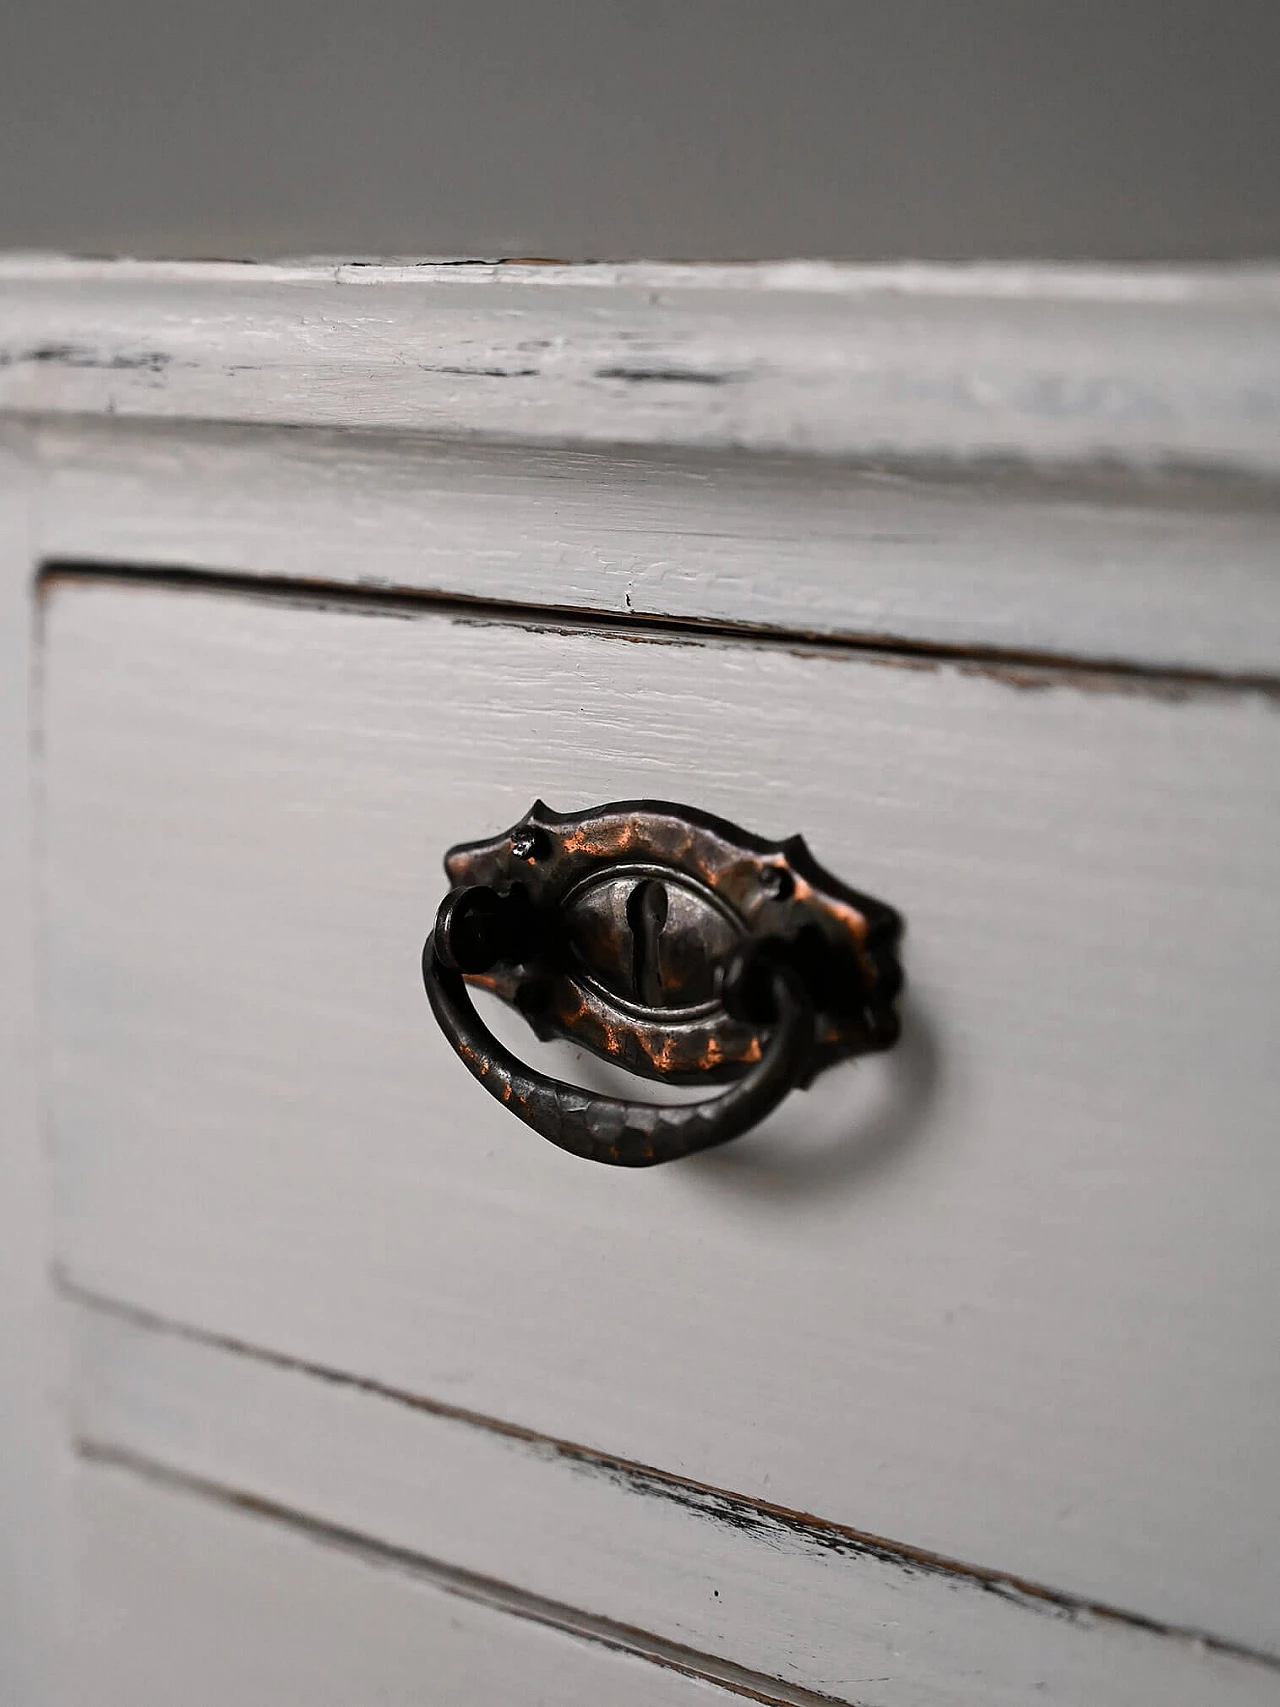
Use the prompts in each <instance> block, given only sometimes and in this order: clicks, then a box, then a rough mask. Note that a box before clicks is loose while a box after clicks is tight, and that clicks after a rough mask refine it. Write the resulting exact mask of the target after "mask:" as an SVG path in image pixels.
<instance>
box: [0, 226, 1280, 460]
mask: <svg viewBox="0 0 1280 1707" xmlns="http://www.w3.org/2000/svg"><path fill="white" fill-rule="evenodd" d="M0 408H5V409H8V410H10V411H22V412H24V413H27V414H34V415H40V414H48V413H74V414H102V413H108V414H113V415H128V416H138V417H143V418H167V419H180V418H188V419H190V418H200V419H206V420H213V419H222V420H235V421H243V422H258V423H264V424H265V423H273V424H277V425H297V424H303V423H305V424H308V425H326V424H327V425H332V426H341V427H357V428H378V429H394V430H408V431H413V432H433V433H448V434H451V435H457V434H478V435H482V436H485V437H492V438H501V439H507V440H519V441H525V442H534V441H541V442H547V441H549V440H551V441H559V442H563V443H572V442H577V443H595V444H601V443H625V444H632V445H639V444H667V445H670V446H675V445H683V446H706V447H730V446H732V447H741V448H749V449H755V450H775V451H776V450H786V451H797V452H800V453H802V454H805V455H824V456H836V455H839V456H872V457H882V456H902V455H906V456H926V457H928V456H941V457H947V458H958V459H960V460H961V461H968V460H971V459H973V458H975V457H979V458H980V457H991V456H994V457H1006V458H1013V459H1015V460H1017V461H1019V462H1023V461H1030V462H1064V461H1065V462H1079V461H1085V462H1090V461H1098V460H1103V461H1117V462H1119V463H1122V464H1132V465H1134V466H1154V465H1160V464H1163V463H1169V462H1173V463H1184V464H1195V465H1202V466H1211V467H1221V468H1239V469H1249V470H1253V471H1255V472H1265V473H1267V474H1270V475H1275V474H1276V473H1277V472H1280V434H1278V433H1277V430H1276V428H1277V421H1278V420H1280V275H1277V273H1276V272H1275V270H1274V269H1266V268H1256V269H1249V268H1240V269H1230V268H1223V269H1217V270H1215V269H1210V268H1201V269H1195V268H1188V269H1182V270H1179V269H1150V270H1144V269H1136V268H1133V269H1123V268H1114V269H1108V268H1094V269H1075V270H1073V269H1071V268H1053V267H1046V268H1034V267H1008V268H999V267H988V268H984V267H950V268H948V267H916V268H901V267H900V268H894V267H886V268H875V267H870V268H859V267H838V266H824V265H814V264H808V265H795V266H778V265H774V266H759V267H751V266H743V267H707V268H697V267H679V266H665V267H664V266H642V265H637V266H630V267H607V266H600V267H527V266H520V265H515V264H511V265H505V266H493V265H472V266H466V265H462V266H457V265H455V266H442V265H439V264H424V265H421V266H386V267H378V266H363V267H352V266H343V265H342V264H340V263H339V264H319V263H318V264H311V265H305V264H304V265H298V266H251V265H219V266H202V265H198V264H196V265H191V264H188V265H181V266H174V265H166V264H164V263H127V262H126V263H112V264H102V263H95V262H76V261H65V260H58V259H45V260H42V259H40V258H38V257H34V258H25V259H24V258H22V257H15V258H13V259H10V260H8V261H7V262H4V263H2V264H0Z"/></svg>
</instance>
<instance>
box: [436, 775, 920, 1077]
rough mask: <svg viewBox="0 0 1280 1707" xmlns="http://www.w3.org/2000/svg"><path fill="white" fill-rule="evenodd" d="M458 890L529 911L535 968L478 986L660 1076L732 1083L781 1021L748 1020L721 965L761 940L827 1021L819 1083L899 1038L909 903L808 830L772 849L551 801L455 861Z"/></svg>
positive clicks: (688, 820)
mask: <svg viewBox="0 0 1280 1707" xmlns="http://www.w3.org/2000/svg"><path fill="white" fill-rule="evenodd" d="M445 869H446V871H447V872H448V875H449V879H450V881H451V883H452V884H454V885H455V886H467V887H470V886H472V885H486V886H488V887H489V888H492V889H496V890H497V891H498V892H499V894H502V895H508V896H512V897H513V898H514V899H515V900H516V901H517V902H518V903H519V904H520V905H521V906H522V907H526V908H527V916H528V919H529V921H530V928H529V930H528V932H527V933H526V938H525V942H524V944H523V945H522V948H521V951H520V952H521V955H522V959H521V960H520V961H519V963H518V964H516V963H512V964H508V963H506V962H503V963H500V964H499V965H497V966H495V967H493V968H491V969H490V970H489V971H487V972H485V973H482V974H477V975H474V976H472V977H470V979H469V982H471V983H472V984H474V985H477V986H479V987H481V988H484V989H488V990H491V991H493V992H494V993H495V994H496V995H498V996H501V997H502V998H503V999H504V1000H506V1001H509V1002H512V1003H514V1004H515V1005H516V1006H518V1007H519V1008H520V1009H521V1010H522V1012H523V1013H524V1014H525V1016H526V1018H527V1019H528V1020H529V1022H530V1024H531V1025H532V1026H533V1029H534V1030H535V1032H537V1034H538V1036H539V1037H542V1038H544V1039H547V1038H552V1037H567V1038H570V1039H572V1040H573V1042H575V1043H578V1044H581V1045H582V1046H583V1047H584V1048H587V1049H590V1050H592V1051H594V1052H595V1053H596V1054H597V1055H601V1056H603V1057H605V1058H606V1059H608V1060H611V1061H615V1062H617V1063H619V1064H620V1065H622V1066H625V1067H627V1068H629V1069H630V1070H631V1071H632V1072H635V1073H640V1074H643V1075H645V1076H646V1077H649V1078H661V1079H668V1080H672V1081H675V1082H677V1083H679V1082H690V1083H692V1082H705V1081H706V1080H707V1079H708V1078H711V1079H732V1078H735V1077H737V1076H739V1075H740V1074H742V1073H743V1072H745V1071H746V1070H747V1069H748V1068H750V1067H751V1066H752V1065H753V1064H754V1063H756V1062H757V1061H759V1059H760V1056H761V1052H762V1047H763V1041H764V1038H765V1037H766V1036H767V1027H765V1026H759V1025H755V1024H753V1023H752V1022H751V1021H749V1020H744V1019H740V1018H734V1017H733V1016H732V1015H731V1014H730V1013H729V1011H728V1010H727V1008H726V1007H725V1004H724V1002H723V1001H722V999H721V996H720V969H721V968H722V967H723V966H724V964H725V961H726V958H727V957H728V956H729V955H730V953H731V952H732V951H733V950H734V949H735V948H736V947H738V945H740V944H741V943H742V942H743V941H744V939H750V938H767V939H769V941H770V942H771V943H773V944H775V945H777V944H782V945H784V946H785V952H786V954H787V957H788V958H789V959H790V961H791V962H792V963H793V964H794V965H795V966H796V967H797V968H798V970H799V971H800V972H801V973H802V975H803V977H804V979H805V983H806V986H807V988H808V991H809V994H810V997H811V999H812V1001H813V1005H814V1009H815V1014H816V1018H817V1024H816V1033H815V1047H814V1051H813V1054H812V1058H811V1062H810V1067H809V1072H808V1075H807V1077H809V1078H811V1077H812V1076H813V1074H814V1073H815V1072H817V1071H819V1070H820V1069H821V1068H823V1067H826V1066H829V1065H830V1064H831V1063H832V1062H833V1061H836V1060H839V1059H841V1058H842V1057H844V1056H848V1055H858V1054H865V1053H867V1052H869V1051H871V1050H877V1049H886V1048H888V1047H889V1046H890V1045H891V1044H892V1043H893V1042H894V1041H895V1039H896V1037H897V1035H898V1025H897V1018H896V1015H895V1014H894V1012H893V1007H892V1004H893V1000H894V998H895V996H896V995H897V993H898V991H899V989H900V987H901V982H902V975H901V972H900V970H899V968H898V964H897V960H896V955H895V948H896V944H897V940H898V937H899V935H900V933H901V928H902V922H901V919H900V918H899V916H898V914H897V913H896V912H894V910H893V909H892V908H891V907H887V906H885V905H884V904H883V903H882V902H879V901H874V900H872V899H871V898H870V897H869V896H866V895H860V894H858V893H857V892H856V891H855V890H852V889H850V888H848V887H846V885H844V884H842V883H840V882H839V881H838V880H837V879H836V878H834V877H832V876H831V875H830V874H829V873H828V872H826V871H824V870H823V869H822V867H821V866H819V865H818V863H817V862H816V861H815V860H814V858H813V856H812V854H811V853H810V852H809V850H808V848H807V847H806V846H805V843H804V841H803V839H802V838H801V837H800V836H792V837H791V838H790V839H788V840H787V841H783V842H768V841H765V840H763V839H762V838H761V837H759V836H754V835H751V834H750V833H749V832H747V831H744V830H739V829H737V828H735V827H734V826H733V825H732V824H729V823H726V822H725V821H724V820H722V819H719V818H713V817H711V816H709V815H708V814H707V813H705V812H699V811H697V810H696V809H694V808H691V807H687V806H676V805H672V804H671V803H670V802H667V801H654V800H632V801H621V802H616V803H614V804H612V805H608V806H601V807H597V808H595V809H594V810H592V811H589V812H582V813H576V814H567V815H561V814H558V813H555V812H551V811H549V810H548V808H547V807H546V806H544V805H543V803H542V802H541V801H540V800H539V801H536V802H535V803H534V805H533V806H532V807H531V808H530V810H529V811H528V812H527V813H526V814H525V816H524V817H523V818H522V819H521V820H520V822H519V823H518V824H516V825H515V826H514V827H513V828H512V829H510V830H507V831H505V832H504V833H503V834H502V835H500V836H495V837H493V838H492V839H490V840H487V841H478V842H468V843H465V844H463V845H461V846H459V847H455V848H453V849H451V850H450V852H449V853H448V854H447V855H446V856H445Z"/></svg>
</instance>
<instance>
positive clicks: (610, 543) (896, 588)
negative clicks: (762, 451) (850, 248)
mask: <svg viewBox="0 0 1280 1707" xmlns="http://www.w3.org/2000/svg"><path fill="white" fill-rule="evenodd" d="M40 443H41V453H42V458H43V461H44V463H45V466H46V469H47V471H48V472H47V479H48V495H47V498H46V501H45V505H44V517H45V524H44V535H43V546H44V551H45V553H46V555H50V556H59V555H61V556H67V557H78V558H89V559H90V560H97V561H103V560H110V561H115V562H124V563H131V564H133V563H149V564H151V563H160V564H163V563H170V564H177V565H196V566H199V567H201V568H206V569H222V570H231V571H235V572H237V573H243V574H249V575H270V576H283V577H285V578H288V579H290V580H302V581H316V580H321V581H327V582H333V583H336V584H343V583H356V584H360V585H363V586H370V585H372V586H378V587H393V588H411V589H416V590H424V591H429V592H433V593H443V594H446V595H461V596H464V597H468V598H476V597H478V598H491V599H511V600H518V601H524V602H529V603H533V604H540V605H556V606H569V607H579V608H582V609H587V610H594V611H604V612H609V613H612V614H615V615H617V616H619V617H622V618H626V617H628V616H631V615H642V616H643V615H648V616H659V617H675V618H680V619H688V620H693V621H698V622H706V621H710V622H721V623H733V624H737V625H741V626H754V627H763V628H770V629H783V630H788V631H792V632H795V631H800V632H802V633H819V634H835V635H853V636H891V637H893V638H894V639H897V640H911V641H923V642H926V643H939V644H944V645H949V646H961V647H963V646H980V647H1001V648H1006V649H1012V650H1015V651H1032V652H1046V653H1051V654H1057V655H1059V656H1062V655H1067V656H1075V657H1082V658H1091V659H1100V660H1113V661H1114V660H1122V661H1123V660H1135V661H1137V662H1139V663H1142V664H1146V665H1157V666H1159V665H1163V666H1170V665H1174V666H1184V667H1191V668H1197V669H1205V670H1218V671H1228V672H1249V671H1256V672H1272V673H1275V672H1277V671H1280V577H1278V576H1277V574H1276V565H1277V563H1278V562H1280V496H1278V495H1277V494H1276V493H1275V492H1274V491H1273V490H1272V489H1271V488H1270V487H1267V486H1261V485H1256V484H1252V483H1245V484H1241V483H1240V482H1234V483H1233V482H1231V481H1224V480H1211V479H1205V478H1197V479H1187V478H1151V479H1143V478H1120V477H1118V476H1116V475H1115V474H1114V473H1112V474H1108V475H1101V474H1098V473H1093V474H1083V473H1077V474H1075V475H1072V476H1070V477H1065V476H1063V477H1060V476H1054V477H1046V476H1041V475H1037V474H1035V473H1031V472H1028V471H1026V470H1023V471H1021V472H1017V471H1015V472H1009V471H1006V472H1004V473H991V472H989V473H985V474H979V473H976V472H971V473H970V474H969V475H968V476H966V477H965V478H964V479H957V478H954V477H952V478H948V477H945V476H944V475H943V474H941V473H940V471H939V470H937V469H936V468H935V469H933V470H929V469H928V468H922V469H916V470H914V471H911V470H904V469H899V470H898V471H896V472H893V473H887V472H884V471H880V472H877V471H875V470H874V469H867V468H863V469H854V468H850V467H848V466H846V465H842V464H839V463H832V462H827V461H824V460H822V459H820V458H807V459H800V458H796V457H777V456H752V457H744V456H741V455H733V454H728V453H724V452H697V453H695V452H692V451H684V452H681V453H678V454H677V453H676V452H675V451H673V450H671V449H665V450H664V449H662V448H661V447H648V448H644V449H632V450H628V451H621V450H617V449H613V450H608V449H596V450H586V449H582V448H575V449H565V448H563V447H560V448H550V447H541V448H540V447H536V446H527V445H525V446H517V447H512V446H504V445H477V444H474V443H461V442H456V441H455V442H444V441H428V442H423V441H414V440H411V439H407V438H404V437H400V438H395V437H392V436H387V437H383V438H375V437H369V436H358V435H354V434H335V433H316V432H310V433H305V434H304V433H291V434H288V435H276V434H268V435H264V434H262V433H261V432H247V431H245V430H243V429H240V428H235V427H231V428H227V427H222V428H209V427H203V428H193V427H184V428H177V427H175V426H173V425H166V426H162V427H156V426H155V425H154V424H144V425H142V426H138V425H135V426H134V427H133V428H131V429H130V428H125V427H122V426H120V425H118V424H111V423H95V424H92V425H90V424H85V423H78V424H74V425H67V424H60V425H57V426H54V427H46V428H45V429H44V430H43V431H42V433H41V435H40Z"/></svg>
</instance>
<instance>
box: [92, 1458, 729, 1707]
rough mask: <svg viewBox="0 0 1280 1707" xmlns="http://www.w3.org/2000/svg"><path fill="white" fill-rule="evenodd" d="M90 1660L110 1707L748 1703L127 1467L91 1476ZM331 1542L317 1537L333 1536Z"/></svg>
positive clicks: (100, 1702) (99, 1699) (708, 1706)
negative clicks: (178, 1706) (174, 1488)
mask: <svg viewBox="0 0 1280 1707" xmlns="http://www.w3.org/2000/svg"><path fill="white" fill-rule="evenodd" d="M75 1497H76V1504H77V1508H78V1510H79V1512H80V1514H81V1518H82V1539H81V1545H80V1547H79V1549H78V1552H79V1560H78V1572H77V1579H78V1580H77V1589H78V1593H79V1601H80V1606H81V1609H82V1616H81V1619H80V1621H79V1628H78V1636H77V1647H78V1653H77V1655H76V1658H77V1661H78V1671H79V1676H80V1678H81V1680H82V1681H81V1687H82V1691H83V1693H82V1694H80V1695H79V1696H77V1699H79V1700H84V1701H92V1702H93V1704H94V1707H174V1704H175V1703H176V1702H181V1703H182V1704H183V1707H227V1704H228V1703H232V1702H234V1703H235V1707H282V1703H297V1704H298V1707H302V1704H304V1703H305V1707H355V1704H359V1707H363V1704H364V1703H377V1707H421V1704H422V1703H424V1702H440V1703H451V1702H458V1703H462V1702H465V1703H467V1704H468V1707H511V1703H513V1702H516V1703H524V1702H529V1703H538V1704H543V1703H545V1704H546V1707H600V1704H601V1703H605V1702H608V1703H611V1704H616V1707H733V1704H734V1703H735V1702H739V1701H741V1699H742V1697H741V1695H740V1694H739V1693H738V1692H737V1691H736V1690H735V1691H733V1692H732V1693H730V1692H729V1691H728V1690H725V1689H721V1688H718V1687H717V1686H716V1685H715V1684H714V1683H713V1682H711V1681H709V1680H707V1679H705V1678H700V1677H697V1676H689V1675H688V1674H687V1673H682V1672H681V1671H680V1670H678V1669H676V1667H675V1666H673V1665H671V1664H670V1663H668V1664H665V1665H661V1666H660V1665H657V1664H654V1663H651V1662H649V1661H646V1660H645V1659H643V1658H641V1657H639V1656H638V1655H636V1654H633V1653H627V1652H626V1651H625V1650H623V1649H622V1648H621V1645H620V1644H619V1643H617V1642H616V1641H611V1642H607V1643H606V1642H605V1641H603V1640H601V1639H599V1638H598V1637H597V1636H594V1635H593V1634H592V1633H589V1632H586V1631H581V1630H579V1631H568V1630H565V1629H557V1628H555V1627H554V1626H552V1627H548V1625H547V1624H546V1623H545V1622H543V1621H542V1620H537V1619H533V1618H530V1617H524V1618H512V1617H509V1616H506V1615H504V1613H503V1612H502V1611H500V1610H498V1609H496V1608H495V1607H494V1606H493V1605H492V1604H489V1603H487V1601H486V1598H485V1596H484V1594H483V1593H482V1592H481V1591H480V1590H479V1589H478V1587H474V1586H473V1587H472V1589H471V1591H470V1592H468V1593H466V1594H465V1595H464V1594H459V1593H458V1592H457V1590H456V1588H455V1589H453V1590H452V1592H450V1591H449V1590H443V1589H442V1587H441V1585H440V1584H438V1583H436V1582H433V1581H432V1580H431V1577H430V1575H429V1574H426V1573H416V1576H415V1574H411V1573H409V1572H406V1571H404V1570H403V1569H400V1568H397V1567H396V1566H395V1564H394V1563H392V1564H390V1567H389V1562H388V1560H387V1559H385V1558H378V1557H376V1556H375V1557H370V1556H364V1557H362V1556H361V1555H360V1554H359V1553H358V1552H354V1551H353V1550H352V1549H350V1548H348V1547H344V1546H342V1545H341V1544H340V1543H337V1544H335V1542H334V1540H333V1538H329V1540H328V1541H327V1543H326V1541H325V1540H323V1539H321V1538H318V1537H317V1536H315V1535H314V1534H308V1533H298V1532H297V1531H296V1530H291V1529H289V1528H287V1527H282V1526H280V1525H278V1524H276V1525H273V1524H272V1523H270V1522H269V1521H266V1520H264V1519H263V1517H262V1516H261V1515H260V1514H258V1515H250V1514H248V1513H246V1512H244V1511H231V1510H228V1509H226V1508H225V1507H221V1506H218V1505H216V1504H211V1503H210V1502H208V1501H203V1500H201V1499H200V1498H199V1497H192V1496H191V1495H190V1494H187V1493H182V1492H174V1491H172V1490H170V1489H167V1488H164V1487H162V1486H157V1485H156V1484H155V1483H154V1482H148V1481H146V1480H141V1479H138V1478H135V1477H134V1476H131V1475H129V1474H127V1473H123V1472H121V1471H120V1470H118V1469H115V1468H113V1467H111V1466H96V1465H92V1464H91V1465H88V1466H85V1467H82V1468H81V1469H80V1470H79V1472H78V1474H77V1477H76V1486H75ZM318 1539H319V1540H320V1544H319V1545H317V1544H316V1543H317V1540H318Z"/></svg>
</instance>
